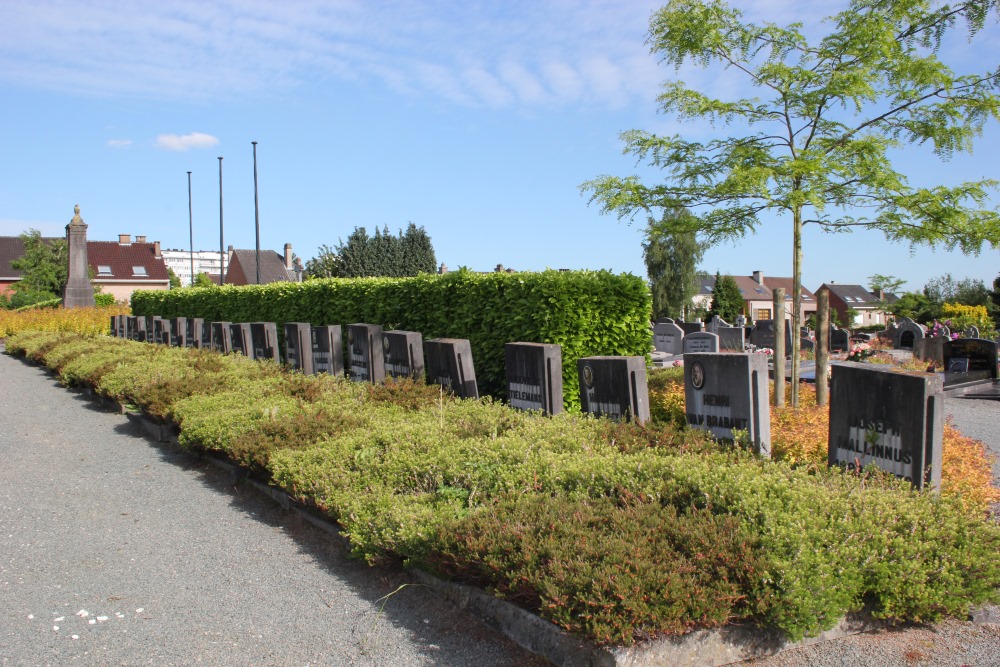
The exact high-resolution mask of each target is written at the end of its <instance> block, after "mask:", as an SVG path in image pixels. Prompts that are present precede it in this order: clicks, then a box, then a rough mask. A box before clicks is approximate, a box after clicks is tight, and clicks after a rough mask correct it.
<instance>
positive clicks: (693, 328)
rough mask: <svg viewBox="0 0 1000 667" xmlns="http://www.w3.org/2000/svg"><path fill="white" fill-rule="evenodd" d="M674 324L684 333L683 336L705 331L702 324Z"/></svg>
mask: <svg viewBox="0 0 1000 667" xmlns="http://www.w3.org/2000/svg"><path fill="white" fill-rule="evenodd" d="M676 324H677V326H679V327H680V328H681V329H682V330H683V331H684V335H685V336H687V335H690V334H693V333H701V332H702V331H704V330H705V323H704V322H677V323H676Z"/></svg>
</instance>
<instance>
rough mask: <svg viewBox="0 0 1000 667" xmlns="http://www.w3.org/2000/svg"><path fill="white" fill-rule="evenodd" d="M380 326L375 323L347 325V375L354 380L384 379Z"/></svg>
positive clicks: (375, 380)
mask: <svg viewBox="0 0 1000 667" xmlns="http://www.w3.org/2000/svg"><path fill="white" fill-rule="evenodd" d="M383 359H384V358H383V356H382V327H380V326H379V325H377V324H349V325H347V377H349V378H350V379H351V380H353V381H354V382H381V381H382V380H384V379H385V363H384V361H383Z"/></svg>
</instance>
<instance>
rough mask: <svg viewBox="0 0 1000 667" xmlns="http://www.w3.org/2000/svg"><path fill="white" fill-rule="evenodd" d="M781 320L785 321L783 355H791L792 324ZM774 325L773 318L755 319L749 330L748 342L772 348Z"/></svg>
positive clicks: (755, 345)
mask: <svg viewBox="0 0 1000 667" xmlns="http://www.w3.org/2000/svg"><path fill="white" fill-rule="evenodd" d="M782 321H783V322H784V323H785V356H786V357H788V356H791V347H792V345H791V340H792V325H791V323H790V322H789V321H788V320H782ZM776 326H777V325H776V324H775V322H774V320H757V321H756V322H755V323H754V326H753V329H752V330H751V331H750V344H751V345H753V346H754V347H766V348H769V349H772V350H773V349H774V334H775V331H776V329H775V327H776Z"/></svg>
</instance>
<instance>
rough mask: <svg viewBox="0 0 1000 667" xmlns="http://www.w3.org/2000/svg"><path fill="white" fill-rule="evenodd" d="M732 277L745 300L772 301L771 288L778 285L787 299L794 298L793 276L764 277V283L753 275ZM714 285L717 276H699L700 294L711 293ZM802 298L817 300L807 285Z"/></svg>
mask: <svg viewBox="0 0 1000 667" xmlns="http://www.w3.org/2000/svg"><path fill="white" fill-rule="evenodd" d="M730 278H732V279H733V280H734V281H736V286H737V287H739V288H740V295H741V296H742V297H743V300H744V301H770V300H772V298H773V296H774V295H773V294H772V292H771V290H772V289H774V288H776V287H784V288H785V299H787V300H791V298H792V279H791V278H771V277H766V278H764V284H763V285H761V284H760V283H758V282H757V281H756V280H754V279H753V276H730ZM714 287H715V276H703V277H701V278H699V280H698V294H711V293H712V289H713V288H714ZM802 300H803V301H804V302H806V303H808V302H809V301H815V300H816V295H815V294H813V293H812V292H810V291H809V290H808V289H806V288H805V287H802Z"/></svg>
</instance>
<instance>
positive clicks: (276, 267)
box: [226, 250, 294, 285]
mask: <svg viewBox="0 0 1000 667" xmlns="http://www.w3.org/2000/svg"><path fill="white" fill-rule="evenodd" d="M289 273H290V272H289V270H288V269H286V268H285V259H284V257H282V256H281V255H279V254H278V253H276V252H275V251H273V250H261V251H260V282H261V284H262V285H265V284H267V283H275V282H280V281H289V280H294V277H293V276H292V275H289ZM226 284H227V285H256V284H257V251H256V250H233V254H232V256H231V257H230V258H229V267H228V269H227V270H226Z"/></svg>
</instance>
